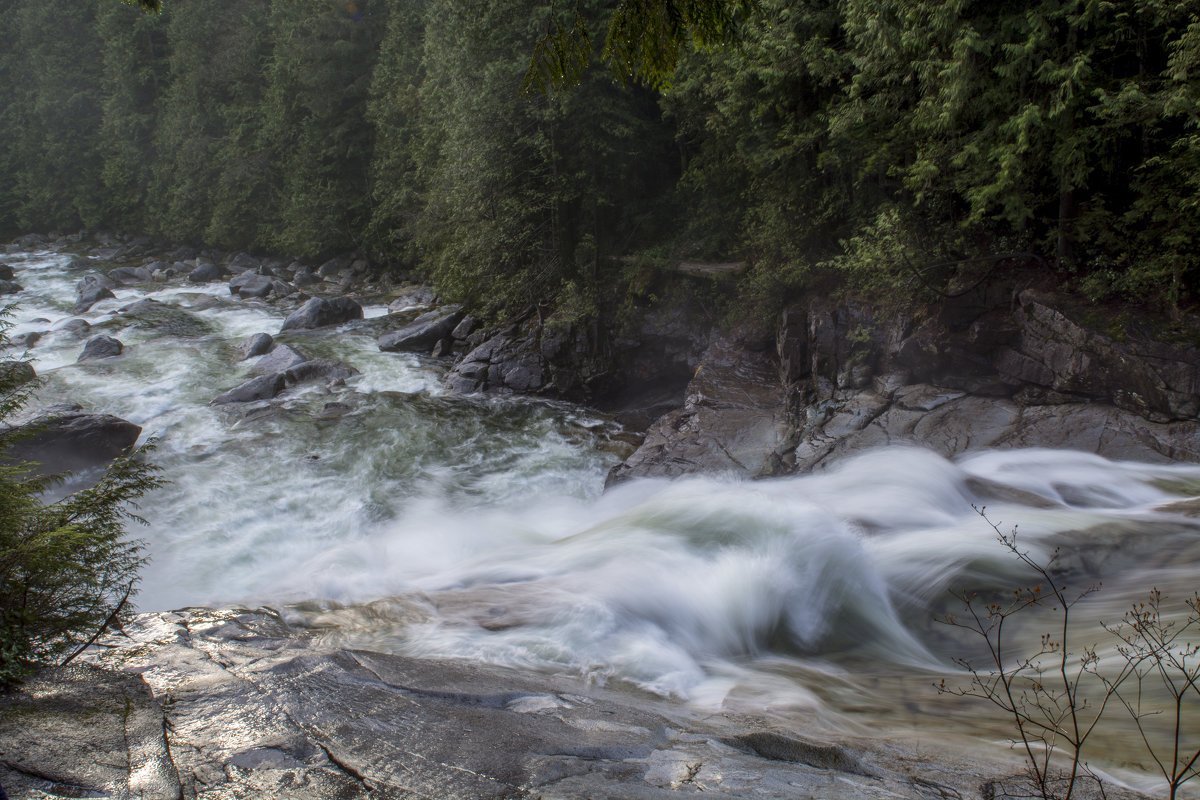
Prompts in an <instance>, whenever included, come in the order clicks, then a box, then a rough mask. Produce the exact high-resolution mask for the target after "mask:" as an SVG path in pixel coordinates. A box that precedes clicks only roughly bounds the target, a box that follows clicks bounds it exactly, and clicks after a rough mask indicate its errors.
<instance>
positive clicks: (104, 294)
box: [75, 279, 116, 314]
mask: <svg viewBox="0 0 1200 800" xmlns="http://www.w3.org/2000/svg"><path fill="white" fill-rule="evenodd" d="M106 280H107V279H105V281H101V280H94V281H85V282H81V283H80V285H79V288H78V290H77V292H78V293H77V294H76V297H75V313H76V314H83V313H84V312H86V311H88V310H89V309H91V307H92V306H94V305H96V303H98V302H100V301H101V300H104V299H106V298H109V297H116V295H114V294H113V293H112V289H110V288H109V287H108V286H106V285H105V282H106Z"/></svg>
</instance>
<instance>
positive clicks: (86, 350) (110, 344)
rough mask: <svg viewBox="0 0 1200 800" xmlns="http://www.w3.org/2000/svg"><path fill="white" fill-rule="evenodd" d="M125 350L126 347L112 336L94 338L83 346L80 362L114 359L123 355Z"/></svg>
mask: <svg viewBox="0 0 1200 800" xmlns="http://www.w3.org/2000/svg"><path fill="white" fill-rule="evenodd" d="M124 350H125V345H123V344H122V343H121V341H120V340H119V339H114V338H113V337H111V336H103V335H101V336H94V337H92V338H91V339H88V342H87V344H85V345H84V346H83V352H82V353H80V354H79V360H80V361H95V360H97V359H101V358H112V357H114V356H119V355H121V353H122V352H124Z"/></svg>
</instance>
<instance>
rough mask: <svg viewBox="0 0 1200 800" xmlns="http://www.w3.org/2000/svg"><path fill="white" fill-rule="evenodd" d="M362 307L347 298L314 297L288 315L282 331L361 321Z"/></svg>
mask: <svg viewBox="0 0 1200 800" xmlns="http://www.w3.org/2000/svg"><path fill="white" fill-rule="evenodd" d="M362 317H363V310H362V306H360V305H359V304H358V303H356V302H355V301H354V300H351V299H350V298H349V297H333V298H329V299H326V298H323V297H314V298H312V299H311V300H309V301H308V302H307V303H305V304H304V305H302V306H300V307H299V308H298V309H296V310H295V311H293V312H292V313H291V314H288V316H287V319H285V320H284V321H283V328H282V330H285V331H289V330H307V329H311V328H323V327H325V326H327V325H341V324H342V323H345V322H350V321H352V320H356V319H362Z"/></svg>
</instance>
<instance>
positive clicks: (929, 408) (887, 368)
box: [610, 286, 1200, 481]
mask: <svg viewBox="0 0 1200 800" xmlns="http://www.w3.org/2000/svg"><path fill="white" fill-rule="evenodd" d="M1069 309H1070V304H1069V301H1068V300H1067V299H1065V298H1062V297H1055V296H1051V295H1047V294H1044V293H1039V292H1036V291H1032V290H1024V291H1020V292H1017V291H1015V290H1014V289H1012V288H1011V287H995V286H993V287H983V288H980V289H979V290H978V291H976V292H974V293H973V294H971V295H969V296H966V297H963V298H957V299H955V300H948V301H946V302H945V303H944V304H943V305H942V306H941V307H940V308H938V309H935V310H932V311H933V313H926V314H925V315H923V316H905V315H902V314H895V313H892V314H888V313H885V312H883V311H881V310H880V309H878V308H875V307H872V306H870V305H867V304H864V303H854V302H844V303H841V304H833V303H831V302H829V301H827V300H823V299H818V300H813V301H810V302H808V303H804V304H798V305H795V306H792V307H790V308H788V309H786V310H785V311H784V312H783V314H782V316H781V318H780V320H779V324H778V326H777V331H776V334H777V335H776V341H775V343H774V347H773V348H771V349H770V350H769V351H768V352H753V351H751V350H743V351H742V352H741V353H740V354H737V355H733V356H731V351H730V350H729V347H730V345H729V344H728V343H726V344H723V345H722V346H721V347H720V348H715V349H714V348H710V349H709V351H707V352H706V353H705V355H704V358H703V359H702V363H701V366H700V369H699V370H698V371H697V373H696V376H695V377H694V378H693V380H692V382H691V383H690V384H689V386H688V389H687V400H686V402H685V404H684V406H683V408H681V409H677V410H675V411H672V412H671V413H670V414H668V415H667V416H666V417H663V418H662V419H660V420H659V421H658V422H656V423H655V425H654V426H653V427H652V428H651V429H650V431H649V433H648V434H647V437H646V440H645V442H644V443H643V445H642V447H641V448H640V449H639V450H638V451H637V452H635V453H634V454H633V455H632V456H631V457H630V458H629V459H628V460H627V461H626V463H625V464H623V465H621V466H619V467H618V468H616V469H615V470H614V471H613V473H612V474H611V475H610V481H617V480H621V479H624V478H629V477H635V476H654V475H677V474H682V473H685V472H732V473H734V474H740V475H746V476H751V477H754V476H762V475H770V474H779V473H781V472H788V471H806V470H810V469H814V468H819V467H821V466H824V465H826V464H829V463H832V462H833V461H835V460H838V459H840V458H841V457H843V456H845V455H848V454H851V453H854V452H858V451H860V450H864V449H868V448H872V447H879V446H884V445H892V444H909V445H916V446H921V447H928V448H931V449H933V450H936V451H937V452H939V453H942V454H944V455H948V456H949V455H955V454H958V453H963V452H967V451H970V450H977V449H981V448H1011V447H1063V448H1071V449H1079V450H1086V451H1088V452H1093V453H1098V454H1100V455H1103V456H1106V457H1109V458H1115V459H1129V460H1140V461H1162V462H1165V461H1193V462H1197V461H1200V443H1198V442H1200V349H1198V348H1196V347H1192V346H1189V345H1175V344H1168V343H1165V342H1162V341H1158V340H1155V339H1153V338H1151V337H1149V336H1143V337H1135V336H1124V337H1121V338H1116V337H1114V335H1112V334H1110V333H1106V332H1104V331H1102V330H1099V329H1097V328H1096V327H1095V326H1094V325H1092V326H1089V325H1086V324H1084V323H1083V322H1082V321H1081V319H1082V318H1083V314H1081V313H1078V312H1076V313H1072V312H1070V311H1069ZM731 365H736V369H732V368H731ZM772 370H773V371H774V372H775V374H774V375H771V374H769V372H770V371H772ZM739 373H740V374H739ZM713 375H721V376H723V380H724V381H725V383H724V390H723V391H717V392H714V389H713V388H712V386H711V385H710V384H711V380H712V379H711V377H710V376H713ZM724 376H728V377H727V378H725V377H724ZM772 393H774V396H775V397H778V398H782V399H781V400H780V401H779V404H778V405H773V404H772V401H771V400H770V399H767V398H769V397H770V396H771V395H772ZM714 397H716V398H718V399H716V400H714V399H713V398H714ZM721 398H725V399H721ZM781 415H782V416H783V417H784V418H786V421H783V420H781ZM785 428H786V429H787V432H786V433H780V431H781V430H783V429H785ZM766 431H771V432H772V433H771V434H770V435H765V436H762V438H761V439H760V440H758V441H757V442H756V440H755V437H758V436H760V435H762V434H764V432H766ZM730 442H739V443H742V444H744V449H743V450H742V452H743V455H741V456H737V457H735V458H731V457H730V454H731V453H732V452H733V451H732V450H730V449H729V443H730ZM726 451H729V452H726Z"/></svg>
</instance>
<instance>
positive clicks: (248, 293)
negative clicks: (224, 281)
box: [229, 272, 271, 297]
mask: <svg viewBox="0 0 1200 800" xmlns="http://www.w3.org/2000/svg"><path fill="white" fill-rule="evenodd" d="M229 293H230V294H235V295H239V296H241V297H266V296H267V295H268V294H270V293H271V279H270V278H268V277H266V276H265V275H259V274H258V273H255V272H242V273H241V274H239V275H235V276H234V278H233V280H231V281H230V282H229Z"/></svg>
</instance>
